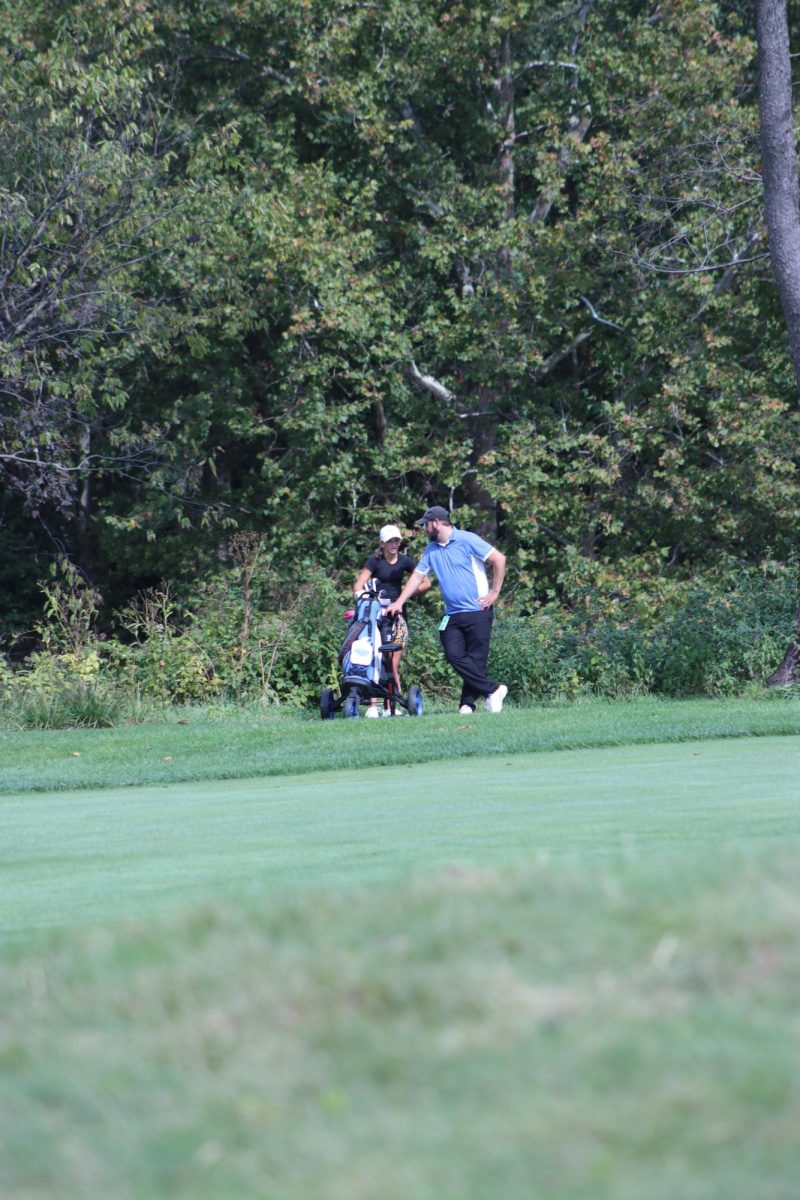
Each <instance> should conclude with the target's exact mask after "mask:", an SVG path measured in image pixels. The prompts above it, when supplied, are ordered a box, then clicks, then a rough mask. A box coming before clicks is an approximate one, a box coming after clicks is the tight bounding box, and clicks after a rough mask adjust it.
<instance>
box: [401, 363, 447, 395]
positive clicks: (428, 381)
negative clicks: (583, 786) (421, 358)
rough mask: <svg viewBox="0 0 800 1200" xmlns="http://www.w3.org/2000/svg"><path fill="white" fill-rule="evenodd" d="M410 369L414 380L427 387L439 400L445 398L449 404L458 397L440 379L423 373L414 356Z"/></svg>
mask: <svg viewBox="0 0 800 1200" xmlns="http://www.w3.org/2000/svg"><path fill="white" fill-rule="evenodd" d="M409 371H410V374H411V378H412V379H413V380H414V382H415V383H418V384H419V386H420V387H423V388H425V390H426V391H428V392H430V393H431V395H432V396H435V397H436V399H437V400H444V401H445V402H446V403H447V404H452V403H453V401H454V400H455V398H456V397H455V393H454V392H451V391H450V389H449V388H448V387H445V385H444V384H443V383H440V382H439V380H438V379H434V378H433V376H432V375H423V373H422V372H421V371H420V369H419V367H418V366H417V364H416V363H415V362H414V360H413V358H412V359H411V360H410V366H409Z"/></svg>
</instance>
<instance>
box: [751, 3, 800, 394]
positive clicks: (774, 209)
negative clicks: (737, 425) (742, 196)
mask: <svg viewBox="0 0 800 1200" xmlns="http://www.w3.org/2000/svg"><path fill="white" fill-rule="evenodd" d="M756 36H757V39H758V67H759V70H758V104H759V112H760V117H761V153H762V176H763V186H764V215H765V217H766V222H767V231H768V234H769V249H770V258H771V261H772V269H773V271H774V272H775V280H776V283H777V285H778V292H779V294H780V298H781V305H782V307H783V315H784V318H785V320H786V330H787V333H788V335H789V349H790V352H791V356H792V363H793V364H794V373H795V379H796V381H797V386H798V390H800V185H799V184H798V178H797V146H796V142H795V132H794V119H793V118H794V104H793V95H792V87H793V83H792V63H791V55H790V52H789V25H788V20H787V0H756Z"/></svg>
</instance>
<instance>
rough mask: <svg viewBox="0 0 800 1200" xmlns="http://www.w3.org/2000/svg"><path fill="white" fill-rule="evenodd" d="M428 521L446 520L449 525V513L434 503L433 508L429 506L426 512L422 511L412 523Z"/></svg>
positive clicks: (419, 523) (417, 523)
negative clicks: (418, 517)
mask: <svg viewBox="0 0 800 1200" xmlns="http://www.w3.org/2000/svg"><path fill="white" fill-rule="evenodd" d="M428 521H447V524H448V525H450V524H451V521H450V513H449V512H448V511H447V509H446V508H442V506H441V504H434V506H433V508H429V509H428V510H427V512H424V513H423V514H422V516H421V517H420V519H419V520H418V521H415V522H414V524H415V525H426V524H427V523H428Z"/></svg>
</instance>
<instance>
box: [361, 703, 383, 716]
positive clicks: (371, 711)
mask: <svg viewBox="0 0 800 1200" xmlns="http://www.w3.org/2000/svg"><path fill="white" fill-rule="evenodd" d="M364 715H365V716H367V717H372V718H373V719H374V718H376V717H379V716H380V715H381V710H380V709H379V708H378V706H377V704H370V706H369V708H368V709H367V711H366V713H365V714H364Z"/></svg>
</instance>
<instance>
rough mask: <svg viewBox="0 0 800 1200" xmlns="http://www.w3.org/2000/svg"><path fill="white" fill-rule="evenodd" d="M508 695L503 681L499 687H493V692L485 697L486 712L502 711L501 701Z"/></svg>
mask: <svg viewBox="0 0 800 1200" xmlns="http://www.w3.org/2000/svg"><path fill="white" fill-rule="evenodd" d="M507 695H508V688H507V687H506V685H505V684H504V683H501V684H500V687H499V688H495V690H494V691H493V692H491V693H490V695H488V696H487V697H486V711H487V712H502V710H503V701H504V700H505V698H506V696H507Z"/></svg>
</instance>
